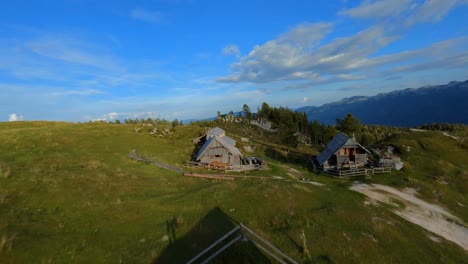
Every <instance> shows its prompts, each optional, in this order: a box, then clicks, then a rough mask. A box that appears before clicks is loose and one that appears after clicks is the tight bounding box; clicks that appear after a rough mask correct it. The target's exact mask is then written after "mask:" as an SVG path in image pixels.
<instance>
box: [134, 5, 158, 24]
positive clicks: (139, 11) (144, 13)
mask: <svg viewBox="0 0 468 264" xmlns="http://www.w3.org/2000/svg"><path fill="white" fill-rule="evenodd" d="M130 17H131V18H133V19H137V20H141V21H145V22H148V23H152V24H160V23H161V22H162V21H163V17H164V16H163V14H162V13H161V12H158V11H149V10H145V9H143V8H134V9H132V10H131V11H130Z"/></svg>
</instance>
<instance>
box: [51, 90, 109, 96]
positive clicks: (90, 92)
mask: <svg viewBox="0 0 468 264" xmlns="http://www.w3.org/2000/svg"><path fill="white" fill-rule="evenodd" d="M103 93H104V92H102V91H99V90H96V89H84V90H68V91H61V92H53V93H51V95H52V96H68V95H82V96H89V95H96V94H103Z"/></svg>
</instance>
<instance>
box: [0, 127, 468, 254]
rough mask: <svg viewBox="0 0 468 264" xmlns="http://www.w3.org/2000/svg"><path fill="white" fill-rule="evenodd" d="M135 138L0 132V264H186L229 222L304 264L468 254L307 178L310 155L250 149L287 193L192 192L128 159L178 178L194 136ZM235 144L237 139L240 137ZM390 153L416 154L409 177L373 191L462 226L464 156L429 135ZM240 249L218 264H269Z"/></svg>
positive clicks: (345, 184)
mask: <svg viewBox="0 0 468 264" xmlns="http://www.w3.org/2000/svg"><path fill="white" fill-rule="evenodd" d="M135 127H136V125H117V124H103V123H87V124H71V123H52V122H17V123H0V259H1V262H2V263H152V262H155V263H184V262H185V261H187V260H188V259H190V258H191V257H192V256H194V255H196V254H197V253H198V252H199V251H200V250H201V249H203V248H204V247H206V246H207V245H208V244H210V242H212V240H213V238H216V237H218V236H219V235H222V233H223V232H225V231H226V230H229V228H230V227H232V221H236V222H242V223H244V224H245V225H247V226H248V227H250V228H251V229H253V230H255V231H256V232H257V233H259V234H261V235H262V236H264V237H265V238H267V239H268V240H269V241H271V242H272V243H273V244H275V245H276V246H278V247H279V248H281V249H282V250H283V251H285V252H286V253H287V254H288V255H290V256H291V257H292V258H294V259H296V260H298V261H299V262H301V263H441V262H444V263H463V262H466V259H467V253H466V252H465V251H464V250H463V249H461V248H460V247H458V246H457V245H455V244H453V243H452V242H449V241H446V240H444V239H442V240H441V242H440V243H436V242H434V241H432V240H430V239H429V238H428V237H427V235H428V232H427V231H425V230H423V229H422V228H420V227H418V226H416V225H414V224H411V223H409V222H407V221H405V220H403V219H402V218H400V217H398V216H396V215H394V214H393V213H392V212H391V211H390V210H389V208H387V207H385V206H371V205H365V204H364V203H363V201H364V200H365V198H364V196H363V195H361V194H359V193H355V192H353V191H350V190H349V186H350V184H351V182H349V181H342V180H336V179H331V178H328V177H325V176H318V175H314V174H312V173H310V172H309V171H308V170H307V166H301V165H300V163H299V162H298V160H300V159H301V158H303V157H304V156H307V155H306V154H307V153H313V152H314V151H313V150H310V149H306V148H304V147H303V146H301V147H300V148H299V149H285V148H283V147H281V146H278V145H273V144H272V145H270V144H268V143H266V142H264V141H262V140H260V139H258V140H256V141H253V142H251V143H249V144H252V145H254V146H256V152H255V153H253V154H252V155H256V156H260V157H262V158H264V159H266V160H267V162H268V164H269V167H270V170H268V171H261V172H255V173H252V174H253V175H261V176H267V177H271V176H281V177H284V178H285V179H289V180H288V181H285V180H282V181H280V180H269V179H263V180H259V179H240V180H239V179H236V180H235V181H219V180H206V179H195V178H189V177H185V176H182V175H180V174H177V173H174V172H171V171H168V170H163V169H160V168H158V167H155V166H152V165H149V164H144V163H140V162H137V161H134V160H131V159H129V158H128V157H127V155H128V153H129V152H130V151H131V150H132V149H136V150H137V151H138V153H139V154H141V155H142V156H145V157H150V158H153V159H154V160H157V161H160V162H165V163H168V164H171V165H173V166H179V167H183V166H184V163H185V161H186V160H187V159H188V158H189V157H190V155H191V153H192V151H193V148H194V146H193V144H192V143H191V141H190V139H191V138H194V137H196V136H198V135H199V134H200V133H201V131H203V129H202V128H200V127H198V126H183V127H176V128H175V131H174V132H173V133H172V134H170V135H167V136H165V137H153V136H151V135H150V134H149V133H148V131H147V130H148V129H147V128H143V127H142V129H141V132H136V131H135V129H134V128H135ZM228 129H229V128H228ZM231 130H232V132H233V133H235V134H232V136H233V137H234V138H237V139H239V138H240V137H241V136H242V137H243V136H246V135H245V134H242V131H241V130H236V129H234V128H233V129H231ZM229 131H230V130H228V134H229ZM229 135H230V136H231V134H229ZM247 136H249V135H248V134H247ZM249 137H250V136H249ZM391 142H392V143H393V144H395V145H396V146H398V147H399V149H405V146H411V147H412V148H411V151H410V152H404V154H403V158H404V159H407V163H406V164H407V165H408V166H407V167H406V168H405V170H403V171H401V172H396V173H392V174H391V175H386V176H382V177H381V178H377V177H374V178H373V179H371V180H370V181H374V182H382V183H386V184H389V185H393V186H400V187H404V186H412V187H415V188H420V190H421V191H420V192H421V193H422V194H423V195H424V196H425V197H427V198H428V199H430V200H431V201H437V202H439V203H441V204H444V205H446V206H447V207H448V208H449V209H451V210H452V211H453V212H454V213H455V214H457V215H458V216H459V217H461V218H462V219H463V220H464V221H467V220H468V215H467V213H466V210H463V208H462V207H460V206H459V205H458V204H457V202H458V203H460V204H464V205H467V206H468V201H467V198H466V196H465V194H464V193H465V192H466V190H467V188H466V187H467V186H466V182H467V181H466V180H467V167H466V166H467V165H466V164H467V162H466V161H467V150H466V148H462V147H461V146H460V145H457V143H456V142H455V141H453V140H452V139H450V138H448V137H444V136H441V135H440V136H439V135H438V134H435V133H427V134H421V135H420V134H401V135H398V136H395V137H394V138H392V139H391ZM403 145H405V146H403ZM440 150H443V151H440ZM405 161H406V160H405ZM436 165H438V166H436ZM297 177H299V178H301V177H305V178H309V179H311V180H313V181H316V182H320V183H323V184H325V186H323V187H320V186H315V185H312V184H307V183H301V182H298V181H296V180H295V178H297ZM439 181H440V182H442V181H444V182H447V183H448V184H445V183H439ZM433 190H436V194H433ZM302 232H304V234H305V238H306V240H305V241H304V240H303V239H302V238H301V234H302ZM239 243H240V244H238V245H236V246H235V247H234V248H232V249H230V251H228V252H226V253H225V254H223V255H220V257H219V258H218V259H217V260H216V262H217V263H221V262H229V261H230V262H233V263H239V262H244V263H249V262H250V263H252V262H256V263H258V262H269V261H270V260H269V259H268V258H267V257H265V256H264V255H263V254H262V253H261V252H259V251H258V250H257V249H256V248H255V247H253V246H252V245H249V244H242V243H245V242H239ZM236 250H237V251H236ZM236 252H244V254H243V255H240V256H239V255H238V254H237V253H236Z"/></svg>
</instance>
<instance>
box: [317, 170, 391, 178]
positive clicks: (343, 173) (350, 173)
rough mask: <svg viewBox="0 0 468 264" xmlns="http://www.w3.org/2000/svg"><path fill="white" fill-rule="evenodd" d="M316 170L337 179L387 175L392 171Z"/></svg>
mask: <svg viewBox="0 0 468 264" xmlns="http://www.w3.org/2000/svg"><path fill="white" fill-rule="evenodd" d="M317 170H318V171H320V172H323V173H326V174H329V175H331V176H335V177H339V178H349V177H357V176H370V175H373V174H381V173H389V172H391V171H392V169H391V168H388V167H376V168H358V169H347V170H339V169H327V170H324V169H323V168H317Z"/></svg>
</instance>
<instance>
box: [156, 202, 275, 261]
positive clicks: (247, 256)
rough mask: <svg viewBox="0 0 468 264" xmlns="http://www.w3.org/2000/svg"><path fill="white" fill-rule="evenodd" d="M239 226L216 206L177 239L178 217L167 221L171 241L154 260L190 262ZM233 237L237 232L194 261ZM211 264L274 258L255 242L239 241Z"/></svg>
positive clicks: (211, 252)
mask: <svg viewBox="0 0 468 264" xmlns="http://www.w3.org/2000/svg"><path fill="white" fill-rule="evenodd" d="M237 225H238V223H236V222H235V221H234V220H233V219H231V218H230V217H229V216H228V215H226V214H225V213H224V212H223V211H222V210H221V209H220V208H218V207H216V208H214V209H212V210H211V211H209V212H208V214H206V215H205V216H204V217H203V218H202V219H201V220H200V221H199V222H198V223H197V225H196V226H195V227H194V228H193V229H192V230H191V231H189V232H188V233H187V234H186V235H185V236H183V237H181V238H177V237H176V235H177V223H176V221H175V219H171V220H168V221H167V231H168V236H169V239H170V241H169V242H170V244H169V245H168V246H167V247H166V249H165V250H164V251H163V252H162V254H161V255H160V256H159V257H158V258H157V259H155V260H154V261H153V263H154V264H156V263H157V264H160V263H187V261H189V260H190V259H192V258H193V257H194V256H196V255H197V254H198V253H200V252H201V251H203V250H204V249H206V248H207V247H208V246H210V245H211V244H212V243H213V242H215V241H216V240H217V239H219V238H221V237H222V236H223V235H224V234H226V233H227V232H229V231H230V230H232V229H233V228H234V227H236V226H237ZM234 237H236V235H235V234H233V235H231V236H230V237H229V238H228V239H227V240H226V241H224V242H223V243H221V244H220V245H218V246H216V247H215V248H214V249H212V250H210V251H209V253H207V254H206V255H205V256H204V257H203V258H200V259H199V260H198V261H197V262H195V263H201V262H202V261H203V260H205V259H206V258H207V257H209V256H210V255H211V254H213V253H214V252H216V251H217V249H220V248H221V247H222V246H224V245H226V244H227V242H229V241H230V240H231V239H233V238H234ZM209 263H271V261H270V259H268V258H267V257H266V256H265V255H264V254H263V252H261V250H260V249H258V248H257V247H256V246H255V245H254V244H253V243H251V242H249V241H242V240H239V241H237V242H236V243H234V244H233V245H231V246H230V247H229V248H228V249H226V250H225V251H224V252H222V253H221V254H219V255H218V256H216V257H215V258H214V259H212V260H211V261H210V262H209Z"/></svg>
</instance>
